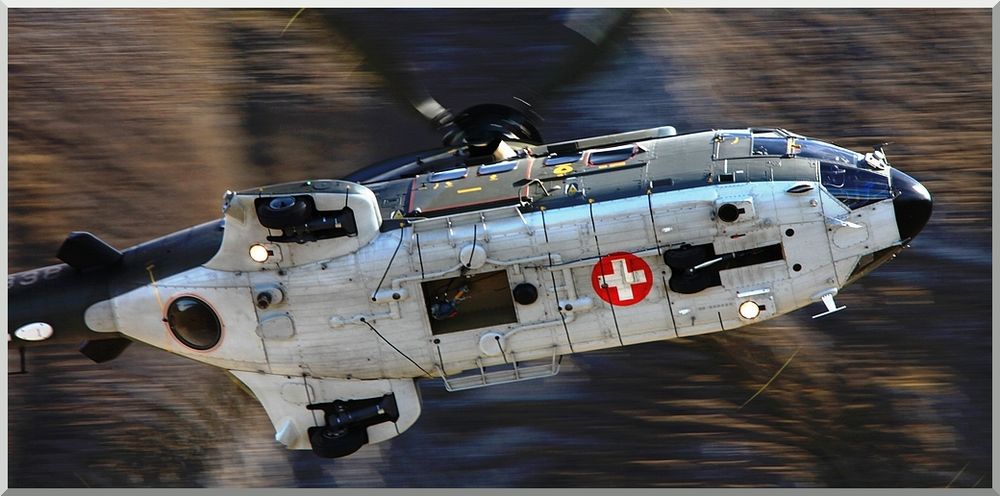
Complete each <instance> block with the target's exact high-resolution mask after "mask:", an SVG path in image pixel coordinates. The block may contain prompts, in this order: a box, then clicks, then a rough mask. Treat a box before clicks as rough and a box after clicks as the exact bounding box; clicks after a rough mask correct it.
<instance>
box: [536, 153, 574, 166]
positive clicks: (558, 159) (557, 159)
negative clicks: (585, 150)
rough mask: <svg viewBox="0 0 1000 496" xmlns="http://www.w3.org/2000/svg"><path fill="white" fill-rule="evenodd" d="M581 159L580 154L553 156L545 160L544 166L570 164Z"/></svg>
mask: <svg viewBox="0 0 1000 496" xmlns="http://www.w3.org/2000/svg"><path fill="white" fill-rule="evenodd" d="M581 158H583V154H582V153H573V154H570V155H553V156H550V157H548V158H546V159H545V165H546V166H554V165H563V164H572V163H573V162H576V161H578V160H580V159H581Z"/></svg>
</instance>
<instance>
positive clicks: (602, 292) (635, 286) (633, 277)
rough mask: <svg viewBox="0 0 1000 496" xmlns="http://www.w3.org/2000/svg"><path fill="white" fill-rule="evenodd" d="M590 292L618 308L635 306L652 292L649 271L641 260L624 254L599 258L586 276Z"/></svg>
mask: <svg viewBox="0 0 1000 496" xmlns="http://www.w3.org/2000/svg"><path fill="white" fill-rule="evenodd" d="M590 282H591V284H593V286H594V292H596V293H597V296H600V297H601V299H602V300H604V301H606V302H608V303H610V304H612V305H617V306H620V307H627V306H629V305H635V304H636V303H639V302H640V301H642V299H643V298H645V297H646V295H648V294H649V290H651V289H653V271H652V269H650V268H649V264H647V263H646V261H645V260H643V259H641V258H639V257H637V256H635V255H633V254H631V253H624V252H616V253H611V254H609V255H605V256H603V257H601V260H600V261H599V262H597V265H594V271H593V272H592V273H591V275H590Z"/></svg>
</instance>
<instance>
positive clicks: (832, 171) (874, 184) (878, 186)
mask: <svg viewBox="0 0 1000 496" xmlns="http://www.w3.org/2000/svg"><path fill="white" fill-rule="evenodd" d="M820 179H821V181H822V183H823V186H825V187H826V189H827V191H829V192H830V194H832V195H833V196H834V197H835V198H837V199H838V200H840V201H842V202H844V204H845V205H847V207H848V208H850V209H851V210H854V209H856V208H861V207H863V206H865V205H870V204H872V203H875V202H877V201H881V200H885V199H886V198H889V197H890V196H891V192H890V191H889V178H887V177H885V176H883V175H881V174H879V173H877V172H872V171H870V170H865V169H859V168H857V167H850V166H846V165H841V164H835V163H832V162H826V161H824V162H820Z"/></svg>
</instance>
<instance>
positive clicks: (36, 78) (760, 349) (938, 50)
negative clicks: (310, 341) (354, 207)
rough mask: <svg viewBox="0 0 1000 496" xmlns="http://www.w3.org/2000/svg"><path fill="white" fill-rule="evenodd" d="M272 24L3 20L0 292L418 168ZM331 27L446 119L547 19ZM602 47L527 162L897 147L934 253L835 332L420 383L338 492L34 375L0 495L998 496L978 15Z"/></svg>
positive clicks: (767, 334) (650, 17)
mask: <svg viewBox="0 0 1000 496" xmlns="http://www.w3.org/2000/svg"><path fill="white" fill-rule="evenodd" d="M294 12H295V10H294V9H292V10H274V11H249V10H239V11H227V10H73V11H40V10H23V9H22V10H12V11H11V12H10V17H9V54H10V55H9V60H10V63H9V64H10V65H9V68H8V78H9V88H10V89H9V97H8V101H9V130H10V131H9V139H10V145H9V171H8V178H9V190H8V192H9V210H8V213H9V221H8V222H9V223H8V233H9V238H10V241H9V245H8V258H9V265H10V268H11V271H17V270H22V269H26V268H30V267H33V266H37V265H44V264H49V263H55V259H54V257H53V254H54V253H55V250H56V249H57V248H58V246H59V243H60V242H61V241H62V239H63V238H64V237H65V235H66V234H67V233H68V232H69V231H71V230H88V231H91V232H94V233H95V234H98V235H99V236H101V237H102V238H104V239H105V240H107V241H109V242H110V243H112V244H114V245H116V246H118V247H126V246H129V245H132V244H135V243H138V242H141V241H144V240H146V239H149V238H151V237H154V236H159V235H162V234H165V233H167V232H170V231H173V230H176V229H179V228H182V227H186V226H188V225H192V224H195V223H198V222H202V221H205V220H209V219H212V218H216V217H218V216H219V215H220V210H219V208H220V204H221V198H222V194H223V192H224V191H225V190H226V189H238V188H246V187H252V186H255V185H260V184H266V183H275V182H281V181H290V180H296V179H303V178H319V177H338V176H341V175H343V174H345V173H347V172H349V171H352V170H354V169H356V168H358V167H360V166H363V165H364V164H366V163H368V162H372V161H375V160H378V159H381V158H385V157H387V156H391V155H393V154H399V153H405V152H407V151H411V150H415V149H423V148H430V147H433V146H434V145H436V143H437V139H438V138H437V137H436V136H435V134H434V133H433V132H431V131H430V130H429V129H428V128H427V127H426V125H424V124H423V123H422V122H420V121H419V120H418V119H417V118H416V117H415V116H414V115H415V114H413V113H412V111H409V110H407V109H405V108H401V107H400V106H399V105H397V104H396V102H395V101H394V100H393V99H392V98H390V97H389V96H388V94H387V92H386V91H385V89H384V86H383V85H382V84H381V80H380V78H379V76H378V74H376V73H374V72H372V71H371V70H370V67H371V66H370V64H366V63H365V62H364V60H363V57H362V56H360V55H359V54H358V53H357V52H355V51H354V49H353V47H352V46H351V45H350V44H349V43H347V42H346V40H345V39H344V38H343V37H342V36H340V35H338V34H337V33H335V32H332V31H331V30H330V29H329V28H328V27H327V25H325V24H324V23H322V22H320V21H319V19H318V18H319V16H318V14H316V13H315V11H310V10H306V11H305V12H304V13H303V14H302V15H301V16H300V17H299V18H298V19H297V20H296V21H295V23H294V24H293V25H292V26H291V27H290V28H289V29H288V31H287V32H285V34H284V35H281V31H282V28H283V27H284V26H285V24H286V23H287V21H288V19H290V18H291V16H292V15H293V14H294ZM344 15H345V16H350V18H351V20H352V22H357V23H359V25H362V26H363V27H364V29H366V31H367V32H370V33H371V34H372V36H373V37H374V38H375V39H377V40H379V41H380V43H383V44H384V47H386V49H387V50H389V51H391V52H392V53H393V54H395V56H396V57H397V58H399V59H400V60H403V61H405V62H406V63H408V64H411V66H412V67H413V68H414V74H415V76H416V77H418V78H419V79H420V80H421V82H422V83H423V84H425V85H426V86H427V87H428V88H429V89H430V90H431V91H432V93H433V94H434V95H435V96H436V97H437V98H438V99H439V100H441V101H442V102H443V103H444V104H445V105H448V106H451V107H454V108H455V109H460V108H463V107H465V106H468V105H471V104H474V103H480V102H482V101H485V100H497V101H501V102H505V101H507V100H506V99H508V98H510V96H511V95H512V94H514V95H521V94H523V92H524V90H525V88H529V87H530V83H531V82H532V81H534V80H536V79H537V74H539V73H543V72H544V71H545V69H546V68H547V67H555V66H557V63H558V61H559V56H560V53H561V51H560V50H561V49H562V48H564V46H563V41H562V40H563V38H561V37H559V36H558V35H559V33H560V31H559V30H560V29H561V28H560V25H561V22H562V21H564V20H566V18H567V17H568V16H569V14H567V13H565V12H561V11H549V10H544V11H522V10H503V11H482V10H475V11H420V10H416V11H413V10H410V11H368V12H365V11H361V12H357V11H352V12H345V13H344ZM574 15H575V14H574ZM627 33H628V36H627V39H625V40H624V41H623V42H621V43H620V44H619V46H618V48H617V49H616V50H614V51H612V52H611V53H609V54H607V55H606V56H604V57H602V58H601V59H600V60H599V61H598V62H597V63H596V64H595V65H594V67H592V68H591V70H590V71H589V74H587V75H585V77H583V78H581V79H579V80H578V81H576V82H574V83H573V84H569V85H566V86H565V87H563V88H561V89H560V90H559V91H556V92H555V93H553V94H549V95H545V96H544V98H543V99H542V100H541V101H535V102H533V103H535V104H536V106H537V107H538V110H539V112H540V113H541V114H542V116H543V117H544V118H545V121H544V122H543V123H542V125H541V126H540V128H541V132H542V134H543V135H544V136H545V137H546V138H547V139H548V140H549V141H556V140H561V139H568V138H572V137H579V136H586V135H595V134H601V133H606V132H612V131H622V130H628V129H637V128H642V127H652V126H658V125H664V124H671V125H674V126H677V127H678V129H679V130H680V131H681V132H684V131H692V130H697V129H704V128H712V127H735V126H751V125H752V126H767V125H772V126H779V127H785V128H788V129H791V130H793V131H796V132H798V133H801V134H805V135H808V136H813V137H816V138H820V139H826V140H830V141H834V142H836V143H838V144H841V145H844V146H847V147H851V148H853V149H856V150H858V151H865V150H866V149H867V148H868V147H870V146H871V145H872V144H874V143H878V142H881V141H891V142H892V144H891V145H890V146H889V147H888V148H887V150H888V151H889V155H890V159H891V160H892V161H893V163H894V164H895V165H896V166H898V167H900V168H901V169H903V170H904V171H905V172H907V173H909V174H911V175H913V176H914V177H916V178H918V179H919V180H921V181H922V182H923V183H924V184H925V185H926V186H927V187H928V189H930V191H931V192H932V193H933V194H934V197H935V212H934V216H933V218H932V219H931V222H930V224H929V225H928V227H927V228H926V229H925V231H924V233H922V234H921V236H920V237H918V238H917V239H916V241H915V242H914V243H913V248H912V249H911V250H907V251H904V252H903V253H902V254H901V255H900V257H899V259H898V260H895V261H893V262H891V263H890V264H888V265H887V266H885V267H883V268H881V269H879V270H878V271H876V272H875V273H873V274H872V275H870V276H868V277H867V278H866V279H864V280H862V281H861V282H860V283H858V284H856V285H854V286H852V287H850V288H849V289H848V290H846V291H845V293H844V294H843V295H842V296H841V297H840V298H839V299H838V301H839V302H840V303H842V304H846V305H847V306H848V310H847V311H844V312H840V313H838V314H835V315H833V316H830V317H827V318H825V319H820V320H818V321H813V320H811V319H810V318H809V315H811V314H812V313H815V311H813V310H815V309H805V310H802V311H799V312H797V313H795V314H792V315H789V316H786V317H782V318H779V319H775V320H773V321H770V322H767V323H764V324H762V325H757V326H753V327H751V328H746V329H744V330H740V331H737V332H733V333H726V334H716V335H710V336H704V337H699V338H692V339H684V340H677V341H673V342H666V343H653V344H648V345H641V346H635V347H630V348H625V349H622V350H611V351H605V352H600V353H591V354H584V355H575V356H572V357H567V358H566V359H565V360H564V361H563V364H564V370H563V372H562V373H561V374H560V375H559V376H557V377H555V378H553V379H548V380H545V381H541V382H537V383H528V384H522V385H512V386H503V387H497V388H491V389H487V390H482V391H475V392H466V393H446V392H444V390H443V388H442V387H441V386H440V385H439V384H438V383H427V384H424V386H423V393H424V400H425V401H424V413H423V415H422V418H421V419H420V421H419V422H418V423H417V425H416V426H415V427H414V428H412V429H411V430H410V431H408V432H407V433H406V434H405V435H403V436H401V437H400V438H398V439H397V440H394V441H392V442H390V443H385V444H383V445H379V446H375V447H367V448H365V449H363V450H362V451H361V452H360V453H358V454H357V455H355V456H353V457H351V458H348V459H344V460H337V461H332V462H331V461H325V460H318V459H314V458H312V456H311V455H310V454H309V453H302V452H286V451H285V450H283V449H281V448H279V447H278V446H277V445H276V444H275V443H274V442H273V441H271V436H272V432H273V431H272V428H271V426H270V424H269V422H268V421H267V418H266V416H265V415H264V413H263V410H262V409H261V408H260V407H259V406H258V405H257V404H256V403H255V402H254V401H253V400H251V399H250V398H249V397H247V396H246V395H245V394H244V393H243V392H241V391H240V390H239V388H237V387H236V386H235V385H233V384H232V383H230V382H229V381H228V380H227V379H226V378H225V376H224V375H223V374H222V373H221V372H219V371H216V370H212V369H210V368H208V367H205V366H202V365H198V364H194V363H193V362H188V361H186V360H183V359H180V358H177V357H174V356H171V355H166V354H163V353H160V352H157V351H155V350H151V349H148V348H143V347H139V346H133V347H132V348H130V349H129V350H128V351H127V352H126V353H125V355H123V357H122V358H120V359H118V360H116V361H114V362H111V363H108V364H104V365H94V364H91V363H89V362H88V361H87V359H86V358H84V357H82V356H80V355H79V354H77V353H75V351H73V350H61V349H48V350H44V351H39V352H38V353H33V354H32V355H30V356H29V368H30V369H31V370H32V373H31V374H29V375H27V376H13V377H11V378H10V379H9V385H10V393H9V414H10V420H9V424H8V427H9V431H10V443H9V455H10V459H11V461H10V479H9V483H10V485H11V486H12V487H35V486H59V487H62V486H71V487H85V486H94V487H97V486H238V487H243V486H333V485H342V486H345V485H346V486H383V485H389V486H568V485H569V486H612V485H614V486H758V485H777V486H904V487H914V486H917V487H921V486H931V487H943V486H945V485H948V484H951V485H952V487H969V486H973V485H977V486H978V487H989V486H991V484H992V476H991V473H990V471H989V469H990V464H991V458H990V449H991V445H990V437H991V436H990V435H991V431H990V401H989V392H990V379H989V372H990V364H991V356H990V351H989V350H990V344H991V336H990V323H989V322H990V320H989V319H990V299H989V294H990V281H991V279H990V269H991V267H992V263H991V251H990V241H989V240H990V218H991V217H990V201H991V187H990V180H991V169H990V163H991V160H992V157H991V154H990V147H991V138H990V132H991V124H990V123H991V121H990V116H991V99H990V84H991V79H990V70H991V66H990V13H989V11H985V10H975V11H973V10H934V11H928V10H863V11H858V10H830V11H826V10H768V9H758V10H712V11H706V10H687V9H670V10H665V9H651V10H642V11H639V12H638V13H637V15H636V16H635V18H634V19H633V20H632V22H631V24H630V25H629V27H628V28H627ZM796 349H798V350H799V352H798V353H797V355H796V356H795V358H794V360H793V361H792V362H791V363H790V364H789V366H788V368H787V369H786V370H785V371H784V372H783V373H782V374H781V376H780V377H779V378H778V379H777V380H776V381H775V382H774V383H773V384H772V385H771V386H770V387H769V388H768V389H767V390H766V391H765V392H764V393H763V394H762V395H761V396H759V397H757V398H756V399H754V400H753V401H752V402H751V403H749V404H748V405H747V406H746V407H744V408H742V409H740V408H739V407H740V405H741V404H743V402H744V401H746V399H747V398H749V397H750V396H751V395H752V394H753V393H754V392H755V391H756V390H757V389H758V388H759V387H760V386H761V385H762V384H764V383H765V382H766V381H767V380H768V379H769V378H770V377H771V375H772V374H773V373H774V372H775V371H776V370H778V368H780V367H781V366H782V364H783V363H785V360H786V359H787V358H788V357H789V356H790V355H791V354H792V353H793V352H794V351H795V350H796ZM10 363H11V364H13V363H14V362H13V361H11V362H10Z"/></svg>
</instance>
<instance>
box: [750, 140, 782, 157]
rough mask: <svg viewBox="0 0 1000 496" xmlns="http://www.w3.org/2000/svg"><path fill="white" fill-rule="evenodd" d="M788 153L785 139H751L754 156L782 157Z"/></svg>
mask: <svg viewBox="0 0 1000 496" xmlns="http://www.w3.org/2000/svg"><path fill="white" fill-rule="evenodd" d="M787 152H788V139H787V138H758V137H756V136H754V138H753V154H754V155H777V156H779V157H780V156H783V155H785V153H787Z"/></svg>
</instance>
